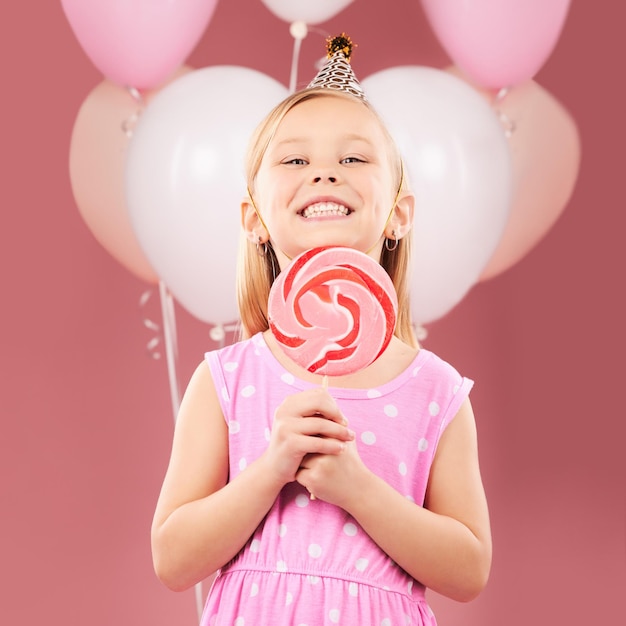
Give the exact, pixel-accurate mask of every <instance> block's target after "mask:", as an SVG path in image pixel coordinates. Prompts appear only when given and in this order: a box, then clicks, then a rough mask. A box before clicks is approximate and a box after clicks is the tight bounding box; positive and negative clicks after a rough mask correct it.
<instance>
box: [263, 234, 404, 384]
mask: <svg viewBox="0 0 626 626" xmlns="http://www.w3.org/2000/svg"><path fill="white" fill-rule="evenodd" d="M397 310H398V300H397V296H396V292H395V289H394V286H393V283H392V281H391V278H390V277H389V275H388V274H387V272H386V271H385V270H384V268H383V267H381V266H380V265H379V264H378V263H376V261H374V260H373V259H372V258H371V257H369V256H367V255H366V254H364V253H362V252H359V251H357V250H353V249H351V248H342V247H334V246H331V247H321V248H314V249H312V250H308V251H306V252H304V253H302V254H300V255H299V256H298V257H296V258H295V259H294V260H293V261H292V262H291V264H290V265H289V267H287V268H286V269H285V270H283V271H282V272H281V273H280V274H279V275H278V277H277V278H276V280H275V281H274V284H273V285H272V288H271V290H270V296H269V302H268V317H269V325H270V329H271V331H272V333H273V335H274V337H275V338H276V340H277V341H278V344H279V345H280V347H281V348H282V349H283V350H284V352H285V354H287V356H289V357H290V358H291V359H292V360H293V361H295V362H296V363H297V364H298V365H300V366H301V367H303V368H305V369H307V370H308V371H310V372H313V373H316V374H322V375H328V376H344V375H347V374H352V373H354V372H357V371H359V370H360V369H363V368H364V367H367V366H368V365H370V364H371V363H372V362H374V361H375V360H376V359H377V358H378V357H379V356H380V355H381V354H382V352H383V351H384V350H385V348H386V347H387V345H388V344H389V342H390V341H391V337H392V336H393V331H394V328H395V324H396V317H397Z"/></svg>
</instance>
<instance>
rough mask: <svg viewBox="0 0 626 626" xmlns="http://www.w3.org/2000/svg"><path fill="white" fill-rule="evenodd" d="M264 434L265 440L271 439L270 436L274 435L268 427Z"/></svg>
mask: <svg viewBox="0 0 626 626" xmlns="http://www.w3.org/2000/svg"><path fill="white" fill-rule="evenodd" d="M263 434H264V435H265V441H269V440H270V437H271V436H272V431H271V430H270V429H269V428H267V427H266V428H265V430H264V431H263Z"/></svg>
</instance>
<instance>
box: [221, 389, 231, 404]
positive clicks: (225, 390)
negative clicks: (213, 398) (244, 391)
mask: <svg viewBox="0 0 626 626" xmlns="http://www.w3.org/2000/svg"><path fill="white" fill-rule="evenodd" d="M222 399H223V400H224V401H225V402H228V401H229V400H230V398H229V397H228V389H226V387H222Z"/></svg>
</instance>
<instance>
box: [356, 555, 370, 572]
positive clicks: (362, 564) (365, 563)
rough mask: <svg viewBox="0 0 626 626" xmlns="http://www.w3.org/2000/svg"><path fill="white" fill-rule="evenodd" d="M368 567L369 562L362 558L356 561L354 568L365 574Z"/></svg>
mask: <svg viewBox="0 0 626 626" xmlns="http://www.w3.org/2000/svg"><path fill="white" fill-rule="evenodd" d="M368 565H369V561H368V560H367V559H364V558H360V559H357V560H356V563H355V564H354V567H356V568H357V569H358V570H359V572H364V571H365V570H366V569H367V566H368Z"/></svg>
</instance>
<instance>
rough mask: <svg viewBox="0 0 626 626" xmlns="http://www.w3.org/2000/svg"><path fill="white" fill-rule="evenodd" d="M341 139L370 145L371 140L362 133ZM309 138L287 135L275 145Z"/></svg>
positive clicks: (304, 141) (305, 140)
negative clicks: (287, 136)
mask: <svg viewBox="0 0 626 626" xmlns="http://www.w3.org/2000/svg"><path fill="white" fill-rule="evenodd" d="M342 139H346V140H348V141H362V142H363V143H367V144H370V145H371V144H372V142H371V141H370V140H369V139H368V138H367V137H364V136H363V135H357V134H356V133H351V134H349V135H343V136H342ZM309 140H310V138H308V137H289V138H287V139H282V140H281V141H278V142H277V143H276V144H275V145H276V147H278V146H284V145H290V144H294V143H306V142H307V141H309Z"/></svg>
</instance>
